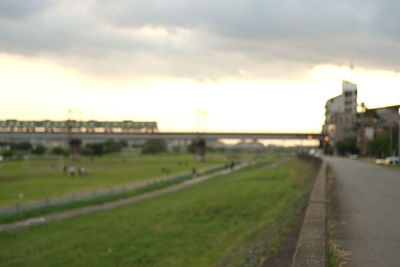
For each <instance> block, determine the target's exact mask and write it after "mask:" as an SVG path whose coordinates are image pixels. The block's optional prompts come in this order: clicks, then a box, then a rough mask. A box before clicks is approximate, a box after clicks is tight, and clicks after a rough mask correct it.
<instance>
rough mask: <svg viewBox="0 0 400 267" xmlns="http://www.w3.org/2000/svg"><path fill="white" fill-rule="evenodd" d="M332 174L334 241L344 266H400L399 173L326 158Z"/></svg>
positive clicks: (357, 162)
mask: <svg viewBox="0 0 400 267" xmlns="http://www.w3.org/2000/svg"><path fill="white" fill-rule="evenodd" d="M325 159H326V161H327V162H328V164H329V166H330V167H331V170H332V171H333V176H334V178H333V194H332V198H333V206H334V214H335V215H336V216H337V219H338V224H337V227H336V231H335V234H334V239H335V241H336V243H338V244H339V245H340V246H341V247H342V248H344V249H345V250H347V251H348V252H350V256H349V260H348V262H347V264H346V265H345V266H363V267H365V266H400V171H398V170H394V169H390V168H387V167H383V166H376V165H374V164H370V163H365V162H361V161H358V160H350V159H344V158H334V157H326V158H325Z"/></svg>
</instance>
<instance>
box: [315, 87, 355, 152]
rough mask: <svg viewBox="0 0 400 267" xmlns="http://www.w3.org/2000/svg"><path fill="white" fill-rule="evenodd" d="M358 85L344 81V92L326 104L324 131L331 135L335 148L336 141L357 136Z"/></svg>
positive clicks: (331, 142) (330, 138) (332, 146)
mask: <svg viewBox="0 0 400 267" xmlns="http://www.w3.org/2000/svg"><path fill="white" fill-rule="evenodd" d="M356 120H357V85H356V84H354V83H351V82H348V81H343V82H342V94H340V95H338V96H336V97H333V98H331V99H329V100H328V101H327V102H326V105H325V123H324V125H323V128H322V133H323V134H325V135H327V136H329V140H330V146H331V148H332V149H333V150H335V142H337V141H340V140H342V139H343V138H346V137H350V136H356V129H355V124H356Z"/></svg>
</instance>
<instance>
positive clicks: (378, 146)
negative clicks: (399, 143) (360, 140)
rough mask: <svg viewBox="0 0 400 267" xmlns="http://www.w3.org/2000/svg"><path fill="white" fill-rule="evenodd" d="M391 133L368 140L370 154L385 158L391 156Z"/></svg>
mask: <svg viewBox="0 0 400 267" xmlns="http://www.w3.org/2000/svg"><path fill="white" fill-rule="evenodd" d="M389 143H390V141H389V135H388V134H387V133H383V134H380V135H378V136H376V137H375V138H374V139H372V140H371V141H369V142H368V144H367V148H368V154H369V155H370V156H374V157H376V158H384V157H387V156H389V150H390V149H389Z"/></svg>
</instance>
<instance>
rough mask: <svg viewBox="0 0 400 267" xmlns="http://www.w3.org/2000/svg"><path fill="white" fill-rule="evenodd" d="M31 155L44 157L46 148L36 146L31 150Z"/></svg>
mask: <svg viewBox="0 0 400 267" xmlns="http://www.w3.org/2000/svg"><path fill="white" fill-rule="evenodd" d="M32 154H35V155H44V154H46V147H45V146H42V145H38V146H36V147H35V148H34V149H32Z"/></svg>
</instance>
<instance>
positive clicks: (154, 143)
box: [142, 139, 167, 154]
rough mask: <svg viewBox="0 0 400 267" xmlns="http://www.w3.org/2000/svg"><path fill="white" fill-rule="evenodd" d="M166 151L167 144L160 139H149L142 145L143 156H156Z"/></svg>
mask: <svg viewBox="0 0 400 267" xmlns="http://www.w3.org/2000/svg"><path fill="white" fill-rule="evenodd" d="M165 151H167V144H166V143H165V141H164V140H162V139H149V140H146V142H145V143H144V145H143V148H142V153H143V154H158V153H162V152H165Z"/></svg>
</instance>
